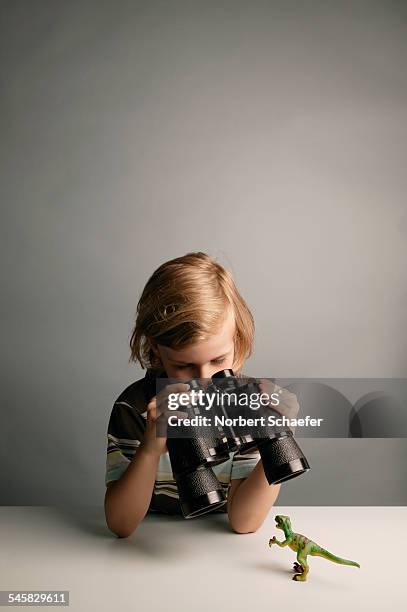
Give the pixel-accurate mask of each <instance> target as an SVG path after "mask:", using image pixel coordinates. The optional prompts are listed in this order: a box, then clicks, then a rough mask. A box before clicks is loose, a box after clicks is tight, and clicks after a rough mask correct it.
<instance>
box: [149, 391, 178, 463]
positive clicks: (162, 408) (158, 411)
mask: <svg viewBox="0 0 407 612" xmlns="http://www.w3.org/2000/svg"><path fill="white" fill-rule="evenodd" d="M188 389H189V385H188V384H186V383H175V384H172V385H167V386H166V387H165V388H164V389H163V390H162V391H160V393H159V394H158V395H155V396H154V397H153V398H152V399H151V400H150V402H149V403H148V406H147V426H146V431H145V434H144V438H143V441H142V443H141V446H142V447H143V448H144V449H145V450H147V451H149V452H152V453H154V454H158V455H162V454H163V453H166V452H167V451H168V449H167V437H166V436H162V435H160V436H159V437H158V436H157V435H156V430H157V422H158V424H159V425H160V434H161V433H162V432H163V429H165V431H166V427H165V428H164V427H163V426H162V425H161V423H163V424H166V422H167V418H168V416H169V414H171V415H176V416H178V417H179V418H182V417H184V416H185V412H180V411H177V410H171V411H169V410H168V395H169V394H170V393H185V392H187V391H188Z"/></svg>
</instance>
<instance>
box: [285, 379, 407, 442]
mask: <svg viewBox="0 0 407 612" xmlns="http://www.w3.org/2000/svg"><path fill="white" fill-rule="evenodd" d="M287 389H288V390H289V391H291V392H292V393H295V394H296V396H297V399H298V402H299V405H300V413H299V414H298V418H301V417H304V416H306V415H309V416H310V417H313V418H316V419H317V418H321V417H323V422H322V423H321V425H320V426H319V427H297V428H296V433H295V435H296V436H297V437H302V438H406V437H407V409H406V406H405V402H403V401H402V400H401V399H399V398H396V397H394V396H392V395H390V394H388V393H385V392H382V391H375V392H371V393H367V394H364V395H363V396H362V397H361V398H359V399H358V400H357V402H356V403H355V404H352V402H351V401H350V400H349V399H348V398H347V397H345V396H344V395H343V394H342V393H341V392H340V391H338V390H337V389H334V388H333V387H332V386H329V385H326V384H324V383H320V382H314V381H304V382H296V383H293V384H290V385H287Z"/></svg>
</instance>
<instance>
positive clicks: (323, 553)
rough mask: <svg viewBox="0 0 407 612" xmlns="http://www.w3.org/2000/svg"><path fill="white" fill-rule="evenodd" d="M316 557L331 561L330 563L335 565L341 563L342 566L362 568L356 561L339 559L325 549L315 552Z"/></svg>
mask: <svg viewBox="0 0 407 612" xmlns="http://www.w3.org/2000/svg"><path fill="white" fill-rule="evenodd" d="M314 555H317V556H319V557H324V558H325V559H329V560H330V561H334V563H340V564H341V565H354V566H355V567H360V565H359V563H356V561H350V559H342V558H341V557H337V556H336V555H333V554H332V553H330V552H329V550H326V549H325V548H320V549H319V550H318V551H315V552H314Z"/></svg>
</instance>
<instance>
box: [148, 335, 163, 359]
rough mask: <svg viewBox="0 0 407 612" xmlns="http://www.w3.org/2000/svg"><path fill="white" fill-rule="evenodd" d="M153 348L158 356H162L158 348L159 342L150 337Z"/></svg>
mask: <svg viewBox="0 0 407 612" xmlns="http://www.w3.org/2000/svg"><path fill="white" fill-rule="evenodd" d="M148 341H149V344H150V347H151V350H152V351H153V352H154V354H155V355H157V357H160V351H159V350H158V345H157V342H156V341H155V340H154V339H153V338H149V339H148Z"/></svg>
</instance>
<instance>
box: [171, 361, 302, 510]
mask: <svg viewBox="0 0 407 612" xmlns="http://www.w3.org/2000/svg"><path fill="white" fill-rule="evenodd" d="M183 382H186V383H188V384H189V386H190V390H189V391H188V393H189V392H190V391H192V390H194V391H195V392H196V393H197V394H198V393H199V392H201V395H200V398H201V400H202V398H203V400H202V401H201V402H200V403H199V405H196V404H192V403H189V404H188V405H186V406H185V405H182V408H181V410H182V411H184V412H185V415H186V417H187V418H188V417H191V418H190V419H189V423H192V422H193V420H192V419H193V418H195V422H197V421H198V419H199V418H200V417H201V419H202V420H204V416H205V412H206V411H207V410H208V406H207V405H205V398H207V397H208V393H209V394H212V395H213V397H214V398H218V399H219V398H220V397H222V401H216V402H212V404H211V415H212V417H211V418H206V419H205V421H206V422H205V426H204V427H202V426H199V425H197V426H196V427H191V425H188V426H187V425H183V421H182V420H181V421H180V423H179V425H178V426H177V429H176V437H174V435H175V434H174V435H173V434H168V433H167V448H168V453H169V457H170V461H171V467H172V472H173V475H174V479H175V481H176V483H177V488H178V493H179V501H180V506H181V511H182V514H183V516H184V518H194V517H196V516H200V515H202V514H205V513H207V512H211V511H212V510H215V509H216V508H218V507H221V506H223V505H224V504H225V503H226V501H227V500H226V496H225V493H224V491H223V487H222V485H221V483H220V482H219V480H218V479H217V477H216V476H215V473H214V471H213V469H212V468H213V467H214V466H216V465H218V464H220V463H223V462H224V461H227V460H228V459H229V458H230V453H231V452H235V451H237V452H239V453H240V452H249V451H250V450H258V451H259V453H260V457H261V460H262V464H263V469H264V474H265V476H266V479H267V481H268V483H269V484H270V485H271V484H278V483H281V482H284V481H286V480H289V479H291V478H294V477H295V476H299V475H300V474H303V473H304V472H306V471H308V470H309V469H310V466H309V464H308V461H307V459H306V457H305V456H304V454H303V452H302V450H301V448H300V447H299V445H298V444H297V442H296V441H295V439H294V437H293V433H292V431H291V429H290V428H289V427H276V426H273V427H270V426H269V425H265V424H263V425H262V424H260V425H257V424H256V426H254V427H250V428H248V427H247V426H245V425H240V424H239V422H242V423H244V422H246V421H245V419H244V418H243V421H239V419H236V418H233V417H234V416H235V415H236V414H237V413H238V414H239V415H240V416H242V417H245V416H250V417H253V409H252V408H250V401H245V402H242V399H246V400H247V398H249V400H250V396H251V394H252V393H253V392H257V393H258V392H259V390H260V389H259V386H258V383H257V381H256V379H244V378H243V379H242V378H238V377H236V376H235V375H234V373H233V370H231V369H227V370H220V371H219V372H216V374H214V375H213V376H212V378H211V379H208V381H207V382H208V384H207V385H202V383H201V379H190V380H187V381H183ZM225 398H226V400H227V401H226V405H225ZM242 405H243V406H245V408H243V409H242ZM271 412H272V411H270V406H267V409H260V410H259V411H258V414H263V415H264V414H267V415H270V414H271ZM249 413H250V414H249ZM275 414H277V413H275ZM214 416H216V417H217V418H214ZM279 416H281V415H279ZM238 421H239V422H238ZM255 421H256V423H258V422H259V421H260V422H261V423H262V422H263V423H265V422H266V421H265V420H264V421H261V419H259V418H257V419H255ZM185 423H187V421H185ZM208 423H209V425H208Z"/></svg>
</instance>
